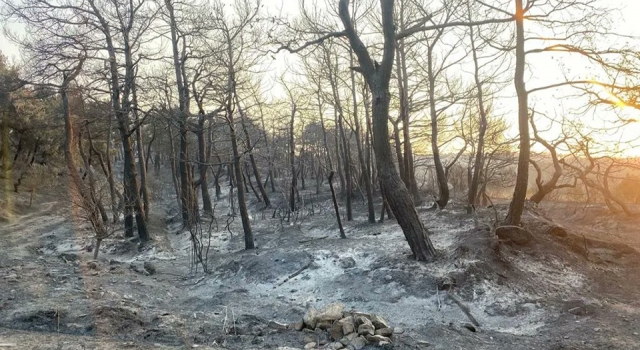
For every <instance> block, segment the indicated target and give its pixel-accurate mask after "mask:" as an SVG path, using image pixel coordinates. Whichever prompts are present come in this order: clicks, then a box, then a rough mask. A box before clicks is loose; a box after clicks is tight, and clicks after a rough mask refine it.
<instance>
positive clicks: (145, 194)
mask: <svg viewBox="0 0 640 350" xmlns="http://www.w3.org/2000/svg"><path fill="white" fill-rule="evenodd" d="M131 94H132V97H133V99H132V104H133V108H132V109H133V116H134V120H135V122H136V146H137V147H136V150H137V151H138V168H139V171H140V194H141V195H142V204H143V206H144V215H145V217H147V216H149V189H148V188H147V162H146V160H145V157H144V145H143V143H142V124H141V123H140V117H139V115H138V95H137V92H136V85H135V83H133V84H132V86H131Z"/></svg>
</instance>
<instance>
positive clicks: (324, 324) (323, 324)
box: [316, 321, 332, 331]
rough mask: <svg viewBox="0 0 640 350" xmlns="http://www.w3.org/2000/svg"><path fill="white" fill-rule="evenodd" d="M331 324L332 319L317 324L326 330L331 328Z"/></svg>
mask: <svg viewBox="0 0 640 350" xmlns="http://www.w3.org/2000/svg"><path fill="white" fill-rule="evenodd" d="M331 325H332V323H331V321H319V322H318V323H317V324H316V328H319V329H321V330H323V331H326V330H327V329H330V328H331Z"/></svg>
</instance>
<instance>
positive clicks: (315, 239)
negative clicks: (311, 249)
mask: <svg viewBox="0 0 640 350" xmlns="http://www.w3.org/2000/svg"><path fill="white" fill-rule="evenodd" d="M328 237H329V236H322V237H318V238H311V239H304V240H301V241H298V243H309V242H313V241H319V240H321V239H325V238H328Z"/></svg>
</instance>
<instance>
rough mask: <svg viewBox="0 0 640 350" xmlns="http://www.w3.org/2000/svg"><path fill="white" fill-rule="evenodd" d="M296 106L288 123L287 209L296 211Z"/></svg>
mask: <svg viewBox="0 0 640 350" xmlns="http://www.w3.org/2000/svg"><path fill="white" fill-rule="evenodd" d="M296 109H297V107H296V105H295V104H293V107H292V108H291V121H290V122H289V166H290V167H291V189H290V191H289V209H290V210H291V211H292V212H294V211H296V191H297V190H298V174H296V146H295V144H294V143H293V142H294V136H293V123H294V121H295V116H296Z"/></svg>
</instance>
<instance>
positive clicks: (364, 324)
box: [356, 317, 376, 335]
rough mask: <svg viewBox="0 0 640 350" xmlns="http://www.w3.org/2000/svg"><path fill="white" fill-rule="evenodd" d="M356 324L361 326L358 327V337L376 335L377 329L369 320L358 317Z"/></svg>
mask: <svg viewBox="0 0 640 350" xmlns="http://www.w3.org/2000/svg"><path fill="white" fill-rule="evenodd" d="M356 322H357V323H359V324H360V325H359V326H358V335H374V333H375V331H376V329H375V328H374V326H373V324H372V323H371V321H369V319H368V318H366V317H358V319H357V320H356Z"/></svg>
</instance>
